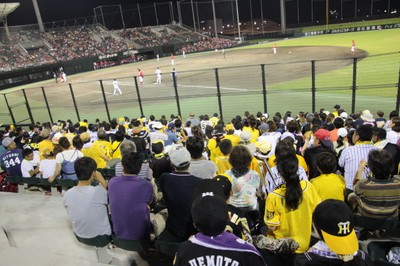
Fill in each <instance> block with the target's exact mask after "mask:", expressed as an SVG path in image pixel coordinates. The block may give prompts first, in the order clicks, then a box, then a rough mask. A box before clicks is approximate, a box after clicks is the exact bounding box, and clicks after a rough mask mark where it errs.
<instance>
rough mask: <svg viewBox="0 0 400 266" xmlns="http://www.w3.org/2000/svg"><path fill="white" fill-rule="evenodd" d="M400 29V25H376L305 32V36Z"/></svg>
mask: <svg viewBox="0 0 400 266" xmlns="http://www.w3.org/2000/svg"><path fill="white" fill-rule="evenodd" d="M395 28H400V23H397V24H388V25H376V26H362V27H348V28H343V29H333V30H328V31H326V30H317V31H311V32H305V33H304V36H313V35H321V34H326V33H328V34H335V33H345V32H358V31H370V30H386V29H395Z"/></svg>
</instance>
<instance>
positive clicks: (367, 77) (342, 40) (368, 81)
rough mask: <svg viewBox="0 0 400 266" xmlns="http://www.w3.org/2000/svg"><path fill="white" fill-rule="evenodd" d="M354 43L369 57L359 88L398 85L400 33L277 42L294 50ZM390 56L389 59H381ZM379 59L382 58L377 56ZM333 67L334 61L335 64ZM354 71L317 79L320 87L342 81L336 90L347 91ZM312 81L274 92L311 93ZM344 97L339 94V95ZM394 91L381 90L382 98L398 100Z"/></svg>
mask: <svg viewBox="0 0 400 266" xmlns="http://www.w3.org/2000/svg"><path fill="white" fill-rule="evenodd" d="M352 40H355V42H356V45H357V49H362V50H364V51H366V52H367V53H368V57H366V58H364V59H362V60H359V62H358V73H359V74H358V76H357V85H359V86H362V87H365V88H367V87H368V86H372V85H377V84H395V83H397V82H398V78H399V62H400V61H399V59H400V45H399V43H400V29H391V30H380V31H368V32H367V31H365V32H355V33H341V34H329V35H318V36H310V37H304V38H298V39H291V40H285V41H281V42H277V45H278V47H291V46H342V47H348V49H349V50H350V47H351V41H352ZM272 45H273V44H272V43H269V44H259V45H254V46H251V47H241V48H238V49H246V48H247V49H256V48H257V49H258V48H260V47H272ZM385 53H391V54H388V55H381V54H385ZM374 55H380V56H374ZM332 63H334V61H332ZM352 76H353V67H352V66H347V67H344V68H341V69H338V70H334V71H330V72H327V73H323V74H318V75H317V76H316V80H317V87H320V88H323V87H332V79H333V78H332V77H339V78H337V79H335V80H334V86H336V87H338V88H344V87H348V86H351V84H352V83H351V82H352ZM310 87H311V80H310V78H309V77H307V78H301V79H297V80H292V81H289V82H281V83H279V84H275V85H274V88H276V89H279V90H282V89H286V88H291V89H309V88H310ZM337 92H338V93H341V91H340V90H338V91H337ZM359 93H360V95H371V96H373V95H375V94H376V91H374V90H365V91H362V90H360V91H359ZM394 93H395V90H381V92H380V95H379V96H383V97H385V96H386V97H395V94H394Z"/></svg>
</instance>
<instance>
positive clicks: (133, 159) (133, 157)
mask: <svg viewBox="0 0 400 266" xmlns="http://www.w3.org/2000/svg"><path fill="white" fill-rule="evenodd" d="M121 162H122V166H123V167H124V172H125V173H126V174H131V175H137V174H139V172H140V168H141V167H142V160H141V158H140V155H139V154H138V153H136V152H130V153H128V154H126V155H125V156H122V160H121Z"/></svg>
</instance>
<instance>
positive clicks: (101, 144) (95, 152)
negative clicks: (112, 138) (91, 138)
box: [86, 140, 112, 168]
mask: <svg viewBox="0 0 400 266" xmlns="http://www.w3.org/2000/svg"><path fill="white" fill-rule="evenodd" d="M111 152H112V149H111V143H110V142H108V141H105V140H96V141H95V142H93V145H92V146H90V148H89V149H88V150H87V151H86V156H88V157H90V158H92V159H93V160H95V161H96V163H97V168H105V167H106V165H107V162H106V161H105V160H104V159H103V157H102V156H107V157H108V158H111V156H110V154H111Z"/></svg>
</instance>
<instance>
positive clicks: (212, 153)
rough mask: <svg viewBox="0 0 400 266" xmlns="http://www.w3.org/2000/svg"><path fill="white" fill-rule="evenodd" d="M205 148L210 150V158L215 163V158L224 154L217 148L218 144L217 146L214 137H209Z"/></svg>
mask: <svg viewBox="0 0 400 266" xmlns="http://www.w3.org/2000/svg"><path fill="white" fill-rule="evenodd" d="M207 148H208V150H209V151H210V160H211V161H213V162H214V163H215V159H216V158H217V157H218V156H222V155H224V154H223V153H222V152H221V150H220V149H219V146H217V141H216V140H215V139H209V140H208V143H207Z"/></svg>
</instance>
